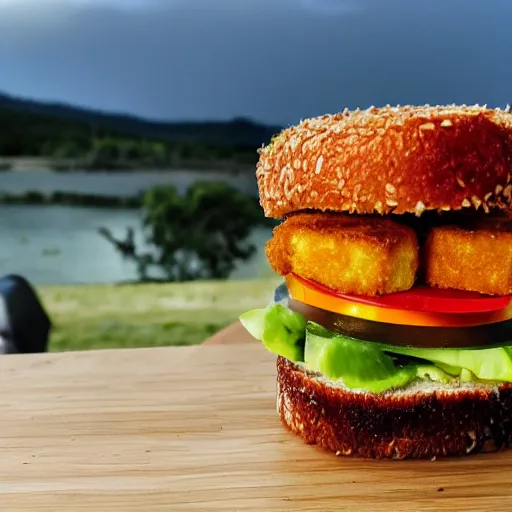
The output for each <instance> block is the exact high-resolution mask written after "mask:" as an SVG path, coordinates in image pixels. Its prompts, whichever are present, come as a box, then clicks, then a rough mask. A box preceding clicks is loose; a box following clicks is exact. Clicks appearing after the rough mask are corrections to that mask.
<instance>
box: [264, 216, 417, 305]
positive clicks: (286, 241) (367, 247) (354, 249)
mask: <svg viewBox="0 0 512 512" xmlns="http://www.w3.org/2000/svg"><path fill="white" fill-rule="evenodd" d="M266 253H267V257H268V260H269V263H270V266H271V267H272V268H273V269H274V271H276V272H277V273H278V274H281V275H283V276H285V275H287V274H289V273H291V272H293V273H295V274H297V275H298V276H301V277H304V278H306V279H311V280H313V281H316V282H318V283H321V284H323V285H325V286H328V287H330V288H333V289H335V290H337V291H339V292H342V293H351V294H357V295H382V294H387V293H393V292H397V291H402V290H408V289H409V288H412V286H413V285H414V281H415V277H416V271H417V269H418V259H419V257H418V242H417V239H416V235H415V233H414V231H413V230H412V229H411V228H409V227H407V226H403V225H401V224H398V223H396V222H394V221H392V220H390V219H387V218H381V217H368V216H365V217H358V216H354V215H351V216H348V215H345V214H334V213H332V214H331V213H298V214H295V215H292V216H290V217H288V218H287V219H286V220H285V221H284V222H283V223H282V224H281V225H279V226H278V227H277V228H275V229H274V232H273V237H272V239H271V240H269V241H268V242H267V245H266Z"/></svg>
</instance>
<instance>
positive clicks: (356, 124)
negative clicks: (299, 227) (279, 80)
mask: <svg viewBox="0 0 512 512" xmlns="http://www.w3.org/2000/svg"><path fill="white" fill-rule="evenodd" d="M259 154H260V159H259V162H258V165H257V169H256V177H257V181H258V188H259V193H260V202H261V205H262V207H263V210H264V213H265V215H266V216H267V217H274V218H281V217H283V216H284V215H287V214H290V213H293V212H297V211H301V210H309V209H314V210H320V211H328V210H329V211H337V212H349V213H357V214H373V213H377V214H390V213H394V214H402V213H406V212H410V213H415V214H416V215H421V213H423V212H424V211H426V210H440V211H449V210H461V209H473V210H480V211H483V212H486V213H488V212H489V211H490V210H493V209H501V210H509V211H510V210H512V114H510V113H509V110H508V108H507V109H506V110H500V109H494V110H491V109H487V108H486V107H480V106H471V107H468V106H465V105H463V106H456V105H450V106H428V105H426V106H423V107H413V106H405V107H390V106H387V107H384V108H376V107H372V108H370V109H368V110H355V111H349V110H345V111H344V112H342V113H339V114H335V115H324V116H321V117H317V118H312V119H307V120H304V121H302V122H301V123H300V124H299V125H297V126H293V127H290V128H287V129H285V130H284V131H283V132H281V134H279V135H278V136H277V137H275V138H274V139H273V140H272V141H271V143H270V144H269V145H268V146H266V147H263V148H262V149H260V151H259Z"/></svg>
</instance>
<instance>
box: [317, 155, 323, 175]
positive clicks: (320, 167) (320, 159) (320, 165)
mask: <svg viewBox="0 0 512 512" xmlns="http://www.w3.org/2000/svg"><path fill="white" fill-rule="evenodd" d="M323 163H324V157H323V156H322V155H320V156H319V157H318V160H317V161H316V167H315V174H320V171H321V170H322V164H323Z"/></svg>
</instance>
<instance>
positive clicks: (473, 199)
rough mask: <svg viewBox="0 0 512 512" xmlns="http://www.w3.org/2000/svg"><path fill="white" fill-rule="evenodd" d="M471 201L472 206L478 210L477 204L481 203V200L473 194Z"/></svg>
mask: <svg viewBox="0 0 512 512" xmlns="http://www.w3.org/2000/svg"><path fill="white" fill-rule="evenodd" d="M471 202H472V203H473V206H474V207H475V208H476V209H477V210H478V208H479V206H480V205H481V204H482V201H480V199H479V198H478V197H477V196H473V197H472V198H471Z"/></svg>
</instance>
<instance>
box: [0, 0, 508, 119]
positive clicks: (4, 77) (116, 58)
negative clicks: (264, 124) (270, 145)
mask: <svg viewBox="0 0 512 512" xmlns="http://www.w3.org/2000/svg"><path fill="white" fill-rule="evenodd" d="M2 6H3V7H2ZM511 14H512V2H509V1H508V0H501V1H500V0H495V1H493V2H487V1H484V0H482V1H477V0H474V1H469V0H451V1H449V2H446V1H442V0H436V1H428V0H422V1H421V2H411V1H410V0H392V1H386V2H384V1H381V0H152V1H150V0H145V1H144V0H53V1H51V0H16V1H15V0H0V89H4V90H7V91H9V92H14V93H18V94H22V95H25V96H32V97H38V98H49V99H58V100H65V101H68V102H72V103H78V104H82V105H88V106H94V107H99V108H104V109H108V110H119V111H130V112H133V113H136V114H140V115H144V116H150V117H157V118H167V119H180V118H181V119H183V118H187V119H191V118H193V119H202V118H231V117H233V116H250V117H253V118H256V119H261V120H264V121H270V122H278V123H289V122H296V121H297V120H298V119H299V118H301V117H307V116H311V115H316V114H321V113H324V112H328V111H336V110H341V109H343V108H344V107H345V106H348V107H350V108H353V107H356V106H361V107H366V106H369V105H372V104H376V105H380V104H384V103H400V104H405V103H425V102H428V103H444V102H461V103H488V104H490V105H493V106H494V105H504V104H506V103H507V102H511V101H512V90H511V89H510V85H509V84H510V83H511V80H512V68H511V66H509V65H507V62H509V61H510V57H509V49H510V48H512V31H511V30H510V21H509V20H510V15H511Z"/></svg>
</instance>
